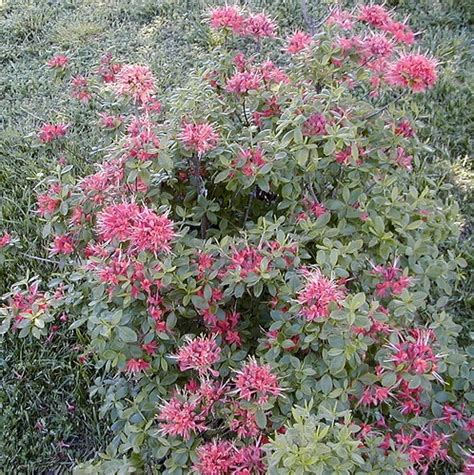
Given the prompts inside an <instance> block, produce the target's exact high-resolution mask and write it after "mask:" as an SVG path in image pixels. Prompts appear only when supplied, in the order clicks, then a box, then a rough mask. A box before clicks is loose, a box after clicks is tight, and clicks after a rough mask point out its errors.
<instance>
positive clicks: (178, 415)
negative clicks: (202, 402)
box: [158, 393, 207, 439]
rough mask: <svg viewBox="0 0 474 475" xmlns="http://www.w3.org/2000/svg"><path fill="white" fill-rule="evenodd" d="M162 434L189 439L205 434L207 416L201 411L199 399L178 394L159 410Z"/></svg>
mask: <svg viewBox="0 0 474 475" xmlns="http://www.w3.org/2000/svg"><path fill="white" fill-rule="evenodd" d="M158 422H159V423H160V432H162V433H163V434H165V435H171V436H173V437H176V436H179V437H182V438H184V439H189V438H190V437H191V434H192V433H194V434H196V433H198V432H204V431H205V430H207V427H206V425H205V415H204V413H203V412H201V410H200V409H199V399H197V398H190V397H189V396H188V395H187V394H186V393H183V394H177V395H176V396H174V397H173V398H171V399H170V400H169V401H167V402H165V403H163V405H162V406H161V407H160V408H159V414H158Z"/></svg>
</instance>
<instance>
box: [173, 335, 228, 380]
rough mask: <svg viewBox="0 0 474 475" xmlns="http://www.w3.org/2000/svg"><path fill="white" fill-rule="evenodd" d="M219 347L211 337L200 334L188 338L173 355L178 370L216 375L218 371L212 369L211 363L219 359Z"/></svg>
mask: <svg viewBox="0 0 474 475" xmlns="http://www.w3.org/2000/svg"><path fill="white" fill-rule="evenodd" d="M220 354H221V349H220V348H219V346H218V345H217V343H216V341H215V339H214V338H212V337H204V336H200V337H197V338H194V339H188V341H187V343H186V344H185V345H184V346H182V347H181V348H180V349H179V350H178V352H177V354H176V355H175V356H174V357H175V358H176V359H177V361H178V365H179V369H180V371H187V370H190V369H194V370H196V371H197V372H198V373H199V374H200V375H205V374H207V373H211V374H212V375H213V376H218V374H219V373H218V372H216V371H215V370H213V369H212V365H213V364H214V363H217V362H218V361H219V358H220Z"/></svg>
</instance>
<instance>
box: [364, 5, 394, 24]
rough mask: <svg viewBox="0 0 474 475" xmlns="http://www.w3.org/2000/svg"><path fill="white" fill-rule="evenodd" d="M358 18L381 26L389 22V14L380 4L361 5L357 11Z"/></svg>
mask: <svg viewBox="0 0 474 475" xmlns="http://www.w3.org/2000/svg"><path fill="white" fill-rule="evenodd" d="M359 20H361V21H364V22H366V23H369V24H370V25H372V26H375V27H378V28H382V27H384V26H385V25H386V24H387V23H388V22H389V20H390V15H389V13H388V11H387V10H386V9H385V8H384V7H383V6H381V5H362V6H361V7H360V11H359Z"/></svg>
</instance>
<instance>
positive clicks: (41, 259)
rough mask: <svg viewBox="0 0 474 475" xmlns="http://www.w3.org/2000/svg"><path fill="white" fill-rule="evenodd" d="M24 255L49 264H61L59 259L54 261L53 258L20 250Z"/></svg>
mask: <svg viewBox="0 0 474 475" xmlns="http://www.w3.org/2000/svg"><path fill="white" fill-rule="evenodd" d="M20 254H21V255H22V256H25V257H29V258H30V259H35V260H37V261H41V262H47V263H48V264H59V262H58V261H53V260H52V259H46V258H44V257H38V256H32V255H31V254H27V253H26V252H20Z"/></svg>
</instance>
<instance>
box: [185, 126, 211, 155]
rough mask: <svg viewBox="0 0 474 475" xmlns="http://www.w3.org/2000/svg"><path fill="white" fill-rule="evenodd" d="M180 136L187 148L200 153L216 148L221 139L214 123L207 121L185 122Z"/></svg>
mask: <svg viewBox="0 0 474 475" xmlns="http://www.w3.org/2000/svg"><path fill="white" fill-rule="evenodd" d="M179 138H180V140H181V141H182V142H183V143H184V145H185V147H186V148H188V149H190V150H193V151H194V152H197V153H198V154H199V155H203V154H205V153H206V152H209V151H210V150H212V149H214V148H216V147H217V142H218V141H219V135H218V134H217V132H216V131H215V130H214V128H213V127H212V125H211V124H208V123H207V122H203V123H200V124H192V123H186V124H184V126H183V129H182V131H181V134H180V137H179Z"/></svg>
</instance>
